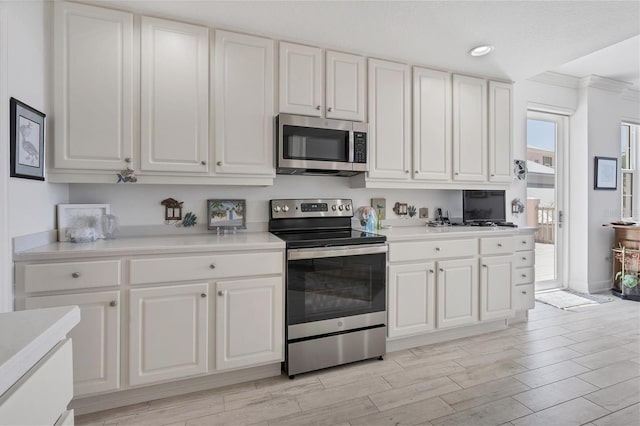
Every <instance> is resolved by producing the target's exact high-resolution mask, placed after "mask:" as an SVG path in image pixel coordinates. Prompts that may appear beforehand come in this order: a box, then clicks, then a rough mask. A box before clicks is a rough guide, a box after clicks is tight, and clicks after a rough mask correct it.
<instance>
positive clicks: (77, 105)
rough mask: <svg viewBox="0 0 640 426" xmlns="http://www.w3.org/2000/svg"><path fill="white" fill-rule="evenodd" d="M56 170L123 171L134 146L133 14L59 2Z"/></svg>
mask: <svg viewBox="0 0 640 426" xmlns="http://www.w3.org/2000/svg"><path fill="white" fill-rule="evenodd" d="M53 47H54V54H53V63H54V66H53V72H54V81H55V84H54V85H53V86H54V105H55V118H56V120H55V143H54V149H53V154H54V162H53V163H54V167H56V168H65V169H89V170H122V169H124V168H126V167H127V165H128V164H129V163H128V162H130V161H131V153H132V147H133V95H132V88H133V15H132V14H130V13H124V12H118V11H115V10H110V9H102V8H98V7H91V6H85V5H82V4H77V3H66V2H55V3H54V41H53Z"/></svg>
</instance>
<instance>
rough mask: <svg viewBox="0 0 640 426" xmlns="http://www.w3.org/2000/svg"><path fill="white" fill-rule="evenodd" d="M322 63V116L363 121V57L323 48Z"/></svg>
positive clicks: (364, 103) (364, 93)
mask: <svg viewBox="0 0 640 426" xmlns="http://www.w3.org/2000/svg"><path fill="white" fill-rule="evenodd" d="M326 65H327V66H326V76H327V81H326V82H327V85H326V97H327V108H326V117H327V118H335V119H341V120H353V121H365V109H366V85H365V60H364V57H362V56H358V55H350V54H347V53H340V52H332V51H327V57H326Z"/></svg>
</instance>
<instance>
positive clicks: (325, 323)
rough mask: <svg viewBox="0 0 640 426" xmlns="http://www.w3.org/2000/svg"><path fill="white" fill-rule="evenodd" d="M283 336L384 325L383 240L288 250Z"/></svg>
mask: <svg viewBox="0 0 640 426" xmlns="http://www.w3.org/2000/svg"><path fill="white" fill-rule="evenodd" d="M287 258H288V262H287V302H286V305H287V326H288V339H289V340H291V339H299V338H304V337H309V336H317V335H322V334H328V333H335V332H341V331H346V330H354V329H361V328H367V327H372V326H379V325H384V324H386V310H385V309H386V260H387V246H386V244H372V245H360V246H345V247H328V248H306V249H291V250H288V254H287Z"/></svg>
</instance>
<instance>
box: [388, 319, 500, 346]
mask: <svg viewBox="0 0 640 426" xmlns="http://www.w3.org/2000/svg"><path fill="white" fill-rule="evenodd" d="M505 328H507V323H506V321H505V320H498V321H491V322H486V323H482V324H476V325H470V326H465V327H458V328H452V329H450V330H438V331H433V332H430V333H425V334H420V335H416V336H408V337H397V338H393V339H387V352H396V351H401V350H404V349H409V348H416V347H418V346H424V345H432V344H434V343H441V342H446V341H449V340H455V339H461V338H464V337H469V336H476V335H478V334H484V333H491V332H493V331H500V330H504V329H505Z"/></svg>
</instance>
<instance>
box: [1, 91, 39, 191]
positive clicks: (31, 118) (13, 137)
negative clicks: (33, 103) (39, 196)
mask: <svg viewBox="0 0 640 426" xmlns="http://www.w3.org/2000/svg"><path fill="white" fill-rule="evenodd" d="M9 109H10V117H11V124H10V132H11V133H10V137H9V144H10V152H11V154H10V155H11V161H10V162H11V170H10V176H11V177H19V178H24V179H35V180H44V135H45V128H44V119H45V115H44V114H43V113H41V112H40V111H38V110H36V109H33V108H31V107H30V106H29V105H27V104H24V103H22V102H20V101H19V100H17V99H15V98H11V100H10V101H9Z"/></svg>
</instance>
